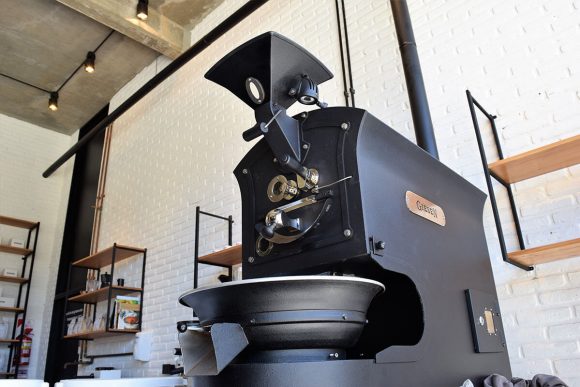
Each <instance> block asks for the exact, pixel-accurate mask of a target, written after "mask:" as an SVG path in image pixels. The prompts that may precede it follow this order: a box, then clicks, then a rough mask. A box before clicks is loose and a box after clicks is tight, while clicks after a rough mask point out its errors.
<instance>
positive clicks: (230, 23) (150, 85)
mask: <svg viewBox="0 0 580 387" xmlns="http://www.w3.org/2000/svg"><path fill="white" fill-rule="evenodd" d="M267 2H268V0H250V1H248V2H247V3H245V4H244V5H242V6H241V7H240V8H239V9H238V10H237V11H236V12H234V13H233V14H231V15H230V16H229V17H228V18H227V19H225V20H224V21H223V22H221V23H220V24H219V25H218V26H217V27H216V28H214V29H213V30H211V31H210V32H209V33H208V34H207V35H205V36H204V37H203V38H201V39H200V40H199V41H198V42H197V43H195V44H194V45H193V46H191V47H190V48H188V49H187V50H186V51H185V52H184V53H183V54H181V55H180V56H179V57H177V58H176V59H175V60H174V61H173V62H171V63H170V64H168V65H167V66H166V67H165V68H164V69H163V70H161V71H160V72H159V73H158V74H157V75H155V76H154V77H153V78H151V79H150V80H149V81H148V82H147V83H145V84H144V85H143V86H141V88H140V89H139V90H137V91H136V92H135V93H134V94H133V95H131V96H130V97H129V98H127V99H126V100H125V102H123V103H122V104H121V105H120V106H119V107H118V108H116V109H115V110H113V112H111V113H110V114H109V115H108V116H107V117H105V118H103V120H101V122H99V123H98V124H97V125H96V126H95V127H94V128H92V129H91V130H90V131H88V132H87V134H85V135H84V136H83V138H81V139H80V140H79V141H78V142H77V143H76V144H74V145H73V146H72V147H71V148H70V149H69V150H68V151H66V152H65V153H64V154H63V155H62V156H60V157H59V158H58V160H56V161H55V162H54V163H52V165H51V166H50V167H48V168H47V169H46V171H44V172H43V174H42V176H43V177H49V176H50V175H52V174H53V173H54V171H56V170H57V169H58V168H59V167H60V166H61V165H63V164H64V163H65V162H66V161H67V160H68V159H70V158H71V157H72V156H73V155H75V154H76V153H77V152H78V151H79V149H81V148H82V147H83V146H85V144H86V143H88V142H89V141H90V140H91V139H92V138H93V137H95V136H96V135H97V134H98V133H99V132H101V131H102V130H104V129H105V128H106V127H107V126H109V125H110V124H111V123H113V122H114V121H115V120H116V119H117V118H119V117H120V116H121V115H122V114H123V113H125V112H126V111H127V110H129V109H130V108H131V107H132V106H133V105H135V104H136V103H137V102H139V101H140V100H141V98H143V97H144V96H146V95H147V94H149V92H151V91H152V90H153V89H155V88H156V87H157V86H158V85H159V84H161V83H162V82H163V81H164V80H165V79H167V78H169V76H171V75H172V74H173V73H174V72H176V71H177V70H179V69H180V68H181V67H182V66H184V65H185V64H186V63H188V62H189V61H190V60H191V59H193V58H195V57H196V56H197V55H199V54H200V53H201V52H202V51H203V50H205V49H206V48H207V47H209V46H211V45H212V44H213V42H215V41H216V40H217V39H218V38H220V37H221V36H222V35H223V34H225V33H226V32H228V31H229V30H230V29H232V28H233V27H234V26H235V25H237V24H238V23H239V22H241V21H242V20H244V19H245V18H246V17H248V16H249V15H251V14H252V13H253V12H254V11H255V10H257V9H258V8H260V7H261V6H262V5H264V4H266V3H267Z"/></svg>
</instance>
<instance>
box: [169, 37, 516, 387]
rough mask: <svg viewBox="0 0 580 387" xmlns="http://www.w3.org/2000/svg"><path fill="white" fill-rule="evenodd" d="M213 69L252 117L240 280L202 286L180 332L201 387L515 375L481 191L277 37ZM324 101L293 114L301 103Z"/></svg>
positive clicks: (453, 381)
mask: <svg viewBox="0 0 580 387" xmlns="http://www.w3.org/2000/svg"><path fill="white" fill-rule="evenodd" d="M206 77H207V78H208V79H209V80H211V81H214V82H216V83H218V84H220V85H222V86H223V87H225V88H226V89H228V90H229V91H231V92H232V93H233V94H235V95H236V96H237V97H238V98H240V99H241V100H242V101H243V102H244V103H246V104H247V105H248V106H249V107H250V108H252V109H253V110H254V112H255V118H256V124H255V125H254V126H253V127H252V128H250V129H248V130H246V131H245V132H244V133H243V137H244V139H246V140H247V141H250V140H253V139H256V138H259V137H261V139H260V140H259V141H258V142H257V144H256V145H255V146H254V147H253V148H252V149H251V150H250V151H249V152H248V153H247V155H246V156H245V157H244V158H243V160H242V161H241V162H240V163H239V165H238V166H237V167H236V169H235V171H234V174H235V176H236V178H237V180H238V183H239V186H240V190H241V195H242V245H243V276H244V280H242V281H237V282H230V283H224V284H221V285H218V286H214V287H209V288H201V289H194V290H192V291H191V292H188V293H186V294H184V295H183V296H182V297H181V298H180V302H181V303H182V304H184V305H187V306H189V307H191V308H192V309H193V311H194V313H195V315H196V316H197V317H198V319H199V321H196V322H189V323H182V324H180V326H179V328H180V331H181V332H182V333H180V343H181V345H182V348H183V356H184V364H185V372H186V375H188V376H192V377H194V380H195V383H196V384H195V385H196V386H253V387H256V386H358V385H361V386H397V387H399V386H431V387H450V386H458V385H460V384H461V383H462V382H463V381H464V380H465V379H468V378H469V379H471V380H474V381H476V382H477V381H481V380H482V378H483V377H485V376H487V375H489V374H491V373H500V374H503V375H509V374H510V369H509V363H508V357H507V352H506V348H505V339H504V336H503V329H502V322H501V315H500V311H499V308H498V303H497V296H496V293H495V288H494V282H493V277H492V273H491V267H490V261H489V256H488V252H487V246H486V242H485V235H484V230H483V224H482V212H483V205H484V201H485V195H484V194H483V193H482V192H481V191H479V190H478V189H477V188H475V187H474V186H473V185H471V184H470V183H468V182H467V181H466V180H464V179H463V178H462V177H460V176H459V175H457V174H456V173H454V172H453V171H452V170H450V169H449V168H447V167H446V166H445V165H443V164H442V163H440V162H439V161H438V160H436V159H435V158H434V157H432V156H431V155H430V154H428V153H427V152H425V151H424V150H423V149H421V148H419V147H418V146H416V145H415V144H413V143H412V142H410V141H409V140H407V139H406V138H404V137H403V136H402V135H400V134H399V133H397V132H396V131H395V130H393V129H391V128H390V127H388V126H387V125H386V124H384V123H383V122H381V121H380V120H378V119H377V118H375V117H374V116H372V115H371V114H370V113H369V112H367V111H365V110H361V109H355V108H348V107H327V106H326V104H325V103H323V102H322V101H321V99H320V96H319V92H318V85H320V84H321V83H323V82H325V81H327V80H329V79H330V78H332V74H331V72H330V71H329V70H328V69H327V68H326V67H325V66H324V65H323V64H322V63H321V62H319V61H318V60H317V59H316V58H315V57H313V56H312V55H311V54H310V53H308V52H307V51H306V50H304V49H303V48H302V47H300V46H298V45H297V44H295V43H293V42H292V41H290V40H288V39H286V38H285V37H283V36H280V35H278V34H276V33H272V32H270V33H266V34H263V35H261V36H258V37H257V38H255V39H252V40H250V41H249V42H247V43H245V44H244V45H242V46H240V47H238V48H237V49H235V50H234V51H233V52H231V53H230V54H228V55H227V56H225V57H224V58H223V59H222V60H221V61H219V62H218V63H217V64H216V65H215V66H214V67H213V68H212V69H211V70H209V72H208V73H207V74H206ZM296 102H299V103H302V104H306V105H318V107H319V109H315V110H312V111H309V112H305V113H302V114H298V115H296V116H294V117H290V116H289V115H288V113H287V109H288V108H289V107H290V106H291V105H293V104H294V103H296Z"/></svg>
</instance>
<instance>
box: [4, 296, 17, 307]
mask: <svg viewBox="0 0 580 387" xmlns="http://www.w3.org/2000/svg"><path fill="white" fill-rule="evenodd" d="M15 305H16V298H14V297H0V306H4V307H8V308H14V306H15Z"/></svg>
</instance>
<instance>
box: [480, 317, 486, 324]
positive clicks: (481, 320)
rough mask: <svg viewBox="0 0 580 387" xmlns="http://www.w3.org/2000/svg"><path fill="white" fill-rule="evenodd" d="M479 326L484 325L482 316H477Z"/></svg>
mask: <svg viewBox="0 0 580 387" xmlns="http://www.w3.org/2000/svg"><path fill="white" fill-rule="evenodd" d="M479 325H481V326H484V325H485V320H484V318H483V316H479Z"/></svg>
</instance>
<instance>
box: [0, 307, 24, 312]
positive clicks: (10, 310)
mask: <svg viewBox="0 0 580 387" xmlns="http://www.w3.org/2000/svg"><path fill="white" fill-rule="evenodd" d="M0 312H24V308H13V307H11V306H0Z"/></svg>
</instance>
